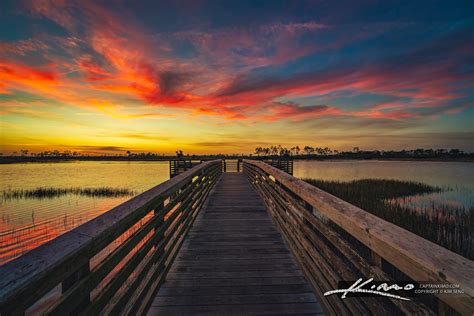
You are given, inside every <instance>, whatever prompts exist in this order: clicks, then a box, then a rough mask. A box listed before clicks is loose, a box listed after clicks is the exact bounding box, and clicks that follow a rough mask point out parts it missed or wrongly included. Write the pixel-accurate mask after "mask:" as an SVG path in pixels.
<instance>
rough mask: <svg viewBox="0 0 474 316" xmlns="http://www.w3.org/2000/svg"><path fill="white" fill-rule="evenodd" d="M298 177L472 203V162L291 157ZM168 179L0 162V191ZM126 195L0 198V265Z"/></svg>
mask: <svg viewBox="0 0 474 316" xmlns="http://www.w3.org/2000/svg"><path fill="white" fill-rule="evenodd" d="M294 175H295V176H297V177H300V178H315V179H323V180H340V181H349V180H355V179H363V178H384V179H399V180H410V181H419V182H424V183H427V184H431V185H436V186H440V187H449V188H450V190H449V191H445V192H442V193H436V194H429V195H426V196H423V197H417V198H416V199H413V200H412V201H411V203H416V204H420V203H421V204H424V203H427V204H430V203H444V204H450V205H458V206H464V207H467V208H469V207H474V180H473V179H474V164H473V163H463V162H449V163H447V162H413V161H295V164H294ZM167 179H169V166H168V162H67V163H48V164H45V163H28V164H5V165H0V190H1V191H6V190H15V189H35V188H37V187H55V188H70V187H82V188H85V187H87V188H94V187H95V188H97V187H104V186H105V187H113V188H126V189H129V190H132V191H134V192H135V193H137V194H138V193H140V192H143V191H145V190H147V189H149V188H151V187H153V186H155V185H158V184H160V183H162V182H164V181H166V180H167ZM129 198H130V197H119V198H116V197H114V198H99V197H94V198H92V197H84V196H77V195H66V196H62V197H58V198H52V199H49V198H47V199H11V200H3V199H2V200H1V201H0V264H2V263H5V262H7V261H9V260H12V259H13V258H15V257H17V256H19V255H21V254H22V253H24V252H26V251H28V250H30V249H33V248H35V247H37V246H39V245H41V244H43V243H45V242H46V241H48V240H50V239H53V238H55V237H57V236H59V235H60V234H62V233H64V232H66V231H68V230H71V229H72V228H74V227H76V226H78V225H80V224H82V223H84V222H86V221H88V220H90V219H91V218H94V217H96V216H98V215H99V214H101V213H103V212H106V211H107V210H109V209H111V208H112V207H114V206H116V205H118V204H120V203H121V202H123V201H125V200H127V199H129Z"/></svg>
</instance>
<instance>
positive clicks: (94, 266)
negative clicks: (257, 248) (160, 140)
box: [0, 160, 222, 315]
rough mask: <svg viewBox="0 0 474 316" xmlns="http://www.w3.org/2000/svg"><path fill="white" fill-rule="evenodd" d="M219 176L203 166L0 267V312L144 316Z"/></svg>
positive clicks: (218, 167) (210, 165) (216, 166)
mask: <svg viewBox="0 0 474 316" xmlns="http://www.w3.org/2000/svg"><path fill="white" fill-rule="evenodd" d="M221 172H222V161H221V160H213V161H207V162H204V163H202V164H200V165H198V166H195V167H194V168H192V169H190V170H188V171H186V172H184V173H182V174H180V175H178V176H176V177H174V178H173V179H170V180H168V181H166V182H164V183H162V184H160V185H158V186H156V187H154V188H152V189H150V190H148V191H146V192H144V193H142V194H140V195H138V196H136V197H134V198H132V199H131V200H129V201H126V202H124V203H122V204H120V205H119V206H117V207H114V208H113V209H111V210H110V211H108V212H106V213H104V214H102V215H100V216H98V217H96V218H94V219H92V220H91V221H89V222H86V223H84V224H83V225H81V226H79V227H77V228H75V229H73V230H71V231H69V232H67V233H65V234H63V235H61V236H59V237H58V238H55V239H53V240H51V241H50V242H48V243H45V244H44V245H42V246H40V247H38V248H36V249H34V250H32V251H30V252H28V253H26V254H25V255H23V256H21V257H19V258H17V259H15V260H13V261H11V262H8V263H6V264H5V265H3V266H0V314H1V315H18V314H24V313H25V311H27V310H28V309H30V310H31V308H33V309H36V308H37V309H38V311H39V312H41V313H43V312H45V313H50V314H71V313H72V314H76V313H89V314H90V313H94V314H99V313H101V312H108V313H114V314H115V313H122V312H126V313H134V314H136V313H139V314H141V313H144V312H146V310H147V308H148V306H149V304H151V298H153V295H152V294H153V293H154V292H156V290H157V289H158V287H159V285H160V284H161V283H162V282H163V281H164V277H165V276H166V273H167V271H168V269H169V268H170V266H171V263H172V261H173V259H174V256H175V255H176V254H177V251H178V249H179V247H180V245H181V243H182V241H183V239H184V236H185V234H186V233H187V230H188V229H189V228H190V225H191V224H192V222H193V221H194V219H195V217H196V215H197V212H198V211H199V210H200V208H201V207H202V205H203V203H204V201H205V199H206V197H207V195H208V193H209V191H210V190H211V189H212V187H213V186H214V184H215V183H216V181H217V179H218V177H219V175H220V174H221ZM52 293H53V294H52Z"/></svg>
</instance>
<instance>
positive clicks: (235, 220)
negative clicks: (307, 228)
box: [148, 173, 322, 315]
mask: <svg viewBox="0 0 474 316" xmlns="http://www.w3.org/2000/svg"><path fill="white" fill-rule="evenodd" d="M265 313H270V314H321V313H322V310H321V307H320V305H319V303H318V301H317V300H316V297H315V295H314V294H313V292H312V289H311V287H310V286H309V285H308V284H307V282H306V281H305V279H304V277H303V274H302V273H301V271H300V269H299V268H298V266H297V265H296V264H295V261H294V260H293V258H292V255H291V254H290V252H289V251H288V249H287V247H286V245H285V243H284V242H283V240H282V238H281V235H280V233H279V232H278V231H277V230H276V228H275V226H274V224H273V222H272V220H271V218H270V216H269V215H268V214H267V212H266V209H265V206H264V204H263V202H262V200H261V198H260V196H259V195H258V194H257V193H256V192H255V190H254V189H253V187H252V186H251V185H250V182H249V181H248V180H247V178H246V177H245V175H243V174H242V173H225V174H223V175H222V177H221V179H220V181H219V182H218V183H217V185H216V187H215V189H214V191H213V192H212V193H211V195H210V196H209V199H208V201H207V203H206V205H205V206H204V207H203V209H202V210H201V212H200V214H199V215H198V217H197V219H196V221H195V223H194V225H193V227H192V228H191V230H190V231H189V233H188V236H187V238H186V239H185V241H184V243H183V246H182V248H181V250H180V252H179V254H178V256H177V258H176V260H175V262H174V264H173V265H172V267H171V270H170V271H169V273H168V275H167V280H166V282H165V283H164V284H163V285H162V287H161V288H160V290H159V292H158V293H157V295H156V297H155V299H154V301H153V302H152V305H151V307H150V310H149V312H148V314H149V315H157V314H159V315H183V314H193V315H196V314H213V315H232V314H234V315H241V314H265Z"/></svg>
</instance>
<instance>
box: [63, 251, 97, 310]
mask: <svg viewBox="0 0 474 316" xmlns="http://www.w3.org/2000/svg"><path fill="white" fill-rule="evenodd" d="M89 273H90V267H89V260H88V261H87V263H85V264H83V265H82V266H81V267H79V269H77V270H76V271H75V272H73V273H72V274H71V275H70V276H68V277H67V278H65V279H64V280H63V281H62V283H61V292H62V293H63V294H64V293H66V292H67V291H68V290H69V289H70V288H72V287H73V286H74V285H75V284H77V283H78V282H79V281H81V280H82V279H84V278H86V277H87V276H88V275H89ZM89 304H90V293H89V295H86V296H85V297H84V298H83V299H82V300H81V301H79V302H77V303H76V307H75V308H74V309H73V311H74V314H79V312H80V311H81V310H83V309H84V308H85V307H86V306H88V305H89Z"/></svg>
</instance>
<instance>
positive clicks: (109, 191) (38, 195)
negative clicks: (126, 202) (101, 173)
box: [1, 187, 135, 201]
mask: <svg viewBox="0 0 474 316" xmlns="http://www.w3.org/2000/svg"><path fill="white" fill-rule="evenodd" d="M69 194H72V195H81V196H87V197H121V196H132V195H135V192H133V191H131V190H129V189H125V188H112V187H98V188H78V187H69V188H52V187H38V188H35V189H15V190H5V191H2V192H1V197H2V199H3V200H4V201H5V200H11V199H47V198H49V199H52V198H56V197H60V196H64V195H69Z"/></svg>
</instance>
